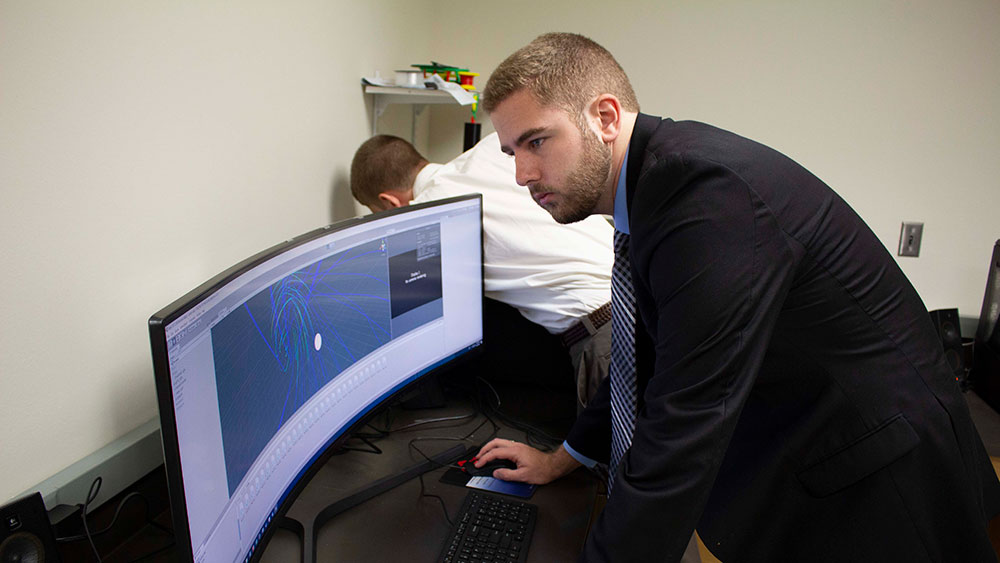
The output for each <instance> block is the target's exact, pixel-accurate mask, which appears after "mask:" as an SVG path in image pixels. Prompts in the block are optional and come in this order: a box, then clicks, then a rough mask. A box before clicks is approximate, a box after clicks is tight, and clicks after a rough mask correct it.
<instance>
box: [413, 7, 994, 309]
mask: <svg viewBox="0 0 1000 563" xmlns="http://www.w3.org/2000/svg"><path fill="white" fill-rule="evenodd" d="M434 5H435V6H436V10H435V12H436V13H437V14H438V21H439V22H440V24H441V25H443V26H445V28H446V29H448V30H449V32H448V33H447V34H444V35H439V36H438V37H437V38H436V42H435V43H434V44H433V47H434V52H435V53H443V54H440V55H438V56H440V57H442V59H444V58H445V57H447V60H454V61H461V63H462V65H463V66H469V67H470V68H472V69H473V70H480V71H481V72H483V73H484V74H487V73H488V72H489V71H490V70H491V69H493V68H494V67H495V66H496V65H497V64H498V63H499V62H500V61H501V60H503V58H504V57H506V56H507V55H508V54H510V53H511V52H512V51H513V50H515V49H517V48H518V47H521V46H522V45H524V44H525V43H527V42H528V41H530V40H531V39H532V38H534V37H535V36H537V35H538V34H540V33H543V32H546V31H574V32H577V33H582V34H584V35H587V36H589V37H591V38H593V39H594V40H596V41H597V42H598V43H601V44H602V45H604V46H605V47H607V48H608V49H609V50H610V51H611V52H612V53H614V54H615V56H616V58H617V59H618V61H619V63H621V65H622V66H623V67H624V68H625V71H626V72H627V73H628V74H629V75H630V77H631V78H632V81H633V85H634V87H635V90H636V93H637V95H638V97H639V102H640V104H641V105H642V108H643V111H645V112H647V113H652V114H654V115H662V116H667V117H672V118H674V119H694V120H698V121H705V122H708V123H711V124H713V125H717V126H719V127H723V128H725V129H729V130H731V131H734V132H737V133H739V134H741V135H744V136H747V137H750V138H753V139H755V140H758V141H761V142H763V143H765V144H768V145H770V146H772V147H774V148H776V149H778V150H780V151H782V152H784V153H786V154H788V155H789V156H791V157H792V158H794V159H795V160H797V161H798V162H800V163H801V164H803V165H804V166H806V167H807V168H809V169H810V170H812V171H813V172H814V173H816V174H817V175H818V176H820V177H821V178H822V179H824V180H825V181H826V182H827V183H828V184H830V185H831V186H832V187H833V188H834V189H835V190H837V191H838V192H839V193H840V194H841V196H843V197H844V198H845V199H846V200H847V201H848V202H849V203H850V204H851V205H852V206H853V207H854V208H855V209H856V210H857V211H858V212H859V213H860V214H861V216H862V217H864V219H865V220H866V221H867V222H868V224H869V225H870V226H871V228H872V230H874V231H875V233H876V234H877V235H878V236H879V237H880V238H881V240H882V241H883V243H884V244H885V245H886V246H887V247H889V248H890V249H892V251H893V254H895V249H896V246H897V245H898V241H899V230H900V223H901V222H903V221H922V222H924V223H925V226H924V241H923V245H922V248H921V253H920V257H919V258H916V259H913V258H899V259H898V260H899V263H900V265H901V266H902V268H903V270H904V272H906V274H907V275H908V276H909V277H910V279H911V281H912V282H913V284H914V286H915V287H916V288H917V290H918V292H919V293H920V295H921V296H922V297H923V299H924V302H925V304H926V305H927V306H928V308H930V309H936V308H945V307H958V308H959V310H960V313H961V314H962V315H964V316H972V317H976V316H978V315H979V309H980V307H981V305H982V299H983V293H984V290H985V287H986V271H987V265H988V262H989V256H990V252H991V251H992V247H993V242H994V241H996V240H997V239H998V238H1000V218H998V216H997V213H998V209H1000V156H998V155H1000V64H998V62H997V61H1000V33H998V31H997V30H1000V3H998V2H996V1H995V0H961V1H957V2H941V1H939V0H916V1H906V2H903V1H876V2H871V1H865V0H846V1H843V2H792V1H774V0H763V1H755V2H744V1H737V0H708V1H703V0H702V1H695V0H679V1H671V2H664V1H662V0H628V1H624V2H620V3H617V4H609V3H606V2H602V3H597V2H577V1H569V0H550V1H546V2H538V1H535V0H531V1H527V0H511V1H508V2H503V3H502V4H501V5H498V7H497V8H496V9H493V8H483V9H481V10H480V11H479V12H478V13H474V14H470V12H469V9H468V8H467V7H466V4H465V3H463V2H459V1H457V0H435V1H434ZM611 6H615V7H616V8H617V7H621V8H622V10H621V12H620V13H615V12H614V11H613V9H612V8H611ZM470 21H475V22H476V23H475V24H472V25H469V24H468V22H470ZM459 49H464V50H465V51H464V52H463V51H460V50H459ZM464 53H467V56H463V55H464ZM486 78H487V77H486V76H483V77H480V79H479V81H480V84H483V85H485V82H486V81H485V79H486ZM463 118H464V116H463V115H462V114H456V113H455V112H454V110H452V113H451V114H450V115H447V116H444V117H443V118H442V119H446V120H448V121H450V122H455V123H457V122H458V121H460V120H462V119H463ZM444 131H446V129H445V128H444V127H443V126H442V125H441V124H439V123H438V122H435V123H434V127H433V128H432V139H434V140H436V141H437V143H436V145H435V146H436V147H438V150H440V151H441V153H439V154H438V155H436V157H437V158H445V157H447V155H448V154H451V153H452V152H454V151H458V150H460V148H461V137H457V138H456V137H452V138H451V139H450V140H449V139H448V138H445V137H444Z"/></svg>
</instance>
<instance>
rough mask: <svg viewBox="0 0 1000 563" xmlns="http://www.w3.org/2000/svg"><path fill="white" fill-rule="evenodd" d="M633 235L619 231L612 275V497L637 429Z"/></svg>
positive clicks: (609, 475) (609, 479)
mask: <svg viewBox="0 0 1000 563" xmlns="http://www.w3.org/2000/svg"><path fill="white" fill-rule="evenodd" d="M628 248H629V235H627V234H625V233H622V232H619V231H615V265H614V268H613V269H612V271H611V366H610V370H609V374H610V375H609V377H610V378H611V463H610V464H609V466H608V494H610V493H611V487H612V484H613V483H614V480H615V474H616V473H617V471H618V464H619V463H620V462H621V460H622V457H623V456H624V455H625V451H626V450H627V449H628V447H629V445H630V444H631V443H632V431H633V430H634V429H635V415H636V394H637V392H636V382H635V293H634V292H633V290H632V266H631V262H630V259H629V252H628Z"/></svg>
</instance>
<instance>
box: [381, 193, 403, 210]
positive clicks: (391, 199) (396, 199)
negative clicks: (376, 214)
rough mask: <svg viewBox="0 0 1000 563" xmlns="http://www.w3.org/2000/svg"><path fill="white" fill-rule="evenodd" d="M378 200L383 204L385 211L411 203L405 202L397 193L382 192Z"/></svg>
mask: <svg viewBox="0 0 1000 563" xmlns="http://www.w3.org/2000/svg"><path fill="white" fill-rule="evenodd" d="M378 200H379V201H380V202H382V205H383V206H384V208H385V209H395V208H397V207H403V206H404V205H407V204H409V203H410V202H409V201H403V198H402V197H400V194H398V193H396V192H381V193H379V194H378Z"/></svg>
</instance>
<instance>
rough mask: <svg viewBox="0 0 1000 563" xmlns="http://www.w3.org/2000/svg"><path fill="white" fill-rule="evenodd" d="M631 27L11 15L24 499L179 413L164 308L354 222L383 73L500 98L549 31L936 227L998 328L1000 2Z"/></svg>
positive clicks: (672, 111) (6, 389)
mask: <svg viewBox="0 0 1000 563" xmlns="http://www.w3.org/2000/svg"><path fill="white" fill-rule="evenodd" d="M611 6H612V4H608V3H601V4H597V3H581V2H569V1H566V0H551V1H548V2H538V1H531V2H527V1H524V0H510V1H508V2H504V3H503V4H501V5H497V6H495V7H494V6H493V5H481V6H480V5H470V4H468V3H467V2H458V1H456V0H424V1H423V2H419V1H418V2H412V1H409V2H408V1H404V0H377V1H373V2H347V1H344V0H341V1H333V0H298V1H294V2H282V3H278V2H263V1H258V2H242V3H230V2H169V1H166V0H150V1H147V2H141V3H137V2H129V1H125V0H121V1H111V0H104V1H96V2H88V3H86V5H82V4H80V3H67V2H58V1H54V0H47V1H37V0H33V1H28V0H23V1H11V0H0V38H2V39H0V190H2V192H0V194H2V201H3V204H2V206H0V237H2V238H0V240H2V241H3V244H2V245H0V264H3V272H4V273H3V275H2V276H0V295H2V296H3V299H2V300H0V427H2V428H3V430H2V431H0V475H3V476H4V479H3V481H2V482H0V500H2V499H5V498H8V497H10V496H12V495H14V494H17V493H18V492H20V491H23V490H25V489H26V488H28V487H30V486H32V485H34V484H36V483H38V482H39V481H41V480H43V479H45V478H47V477H48V476H50V475H52V474H54V473H56V472H57V471H59V470H60V469H62V468H63V467H65V466H67V465H69V464H71V463H72V462H74V461H76V460H78V459H80V458H82V457H84V456H86V455H87V454H89V453H91V452H93V451H95V450H97V449H98V448H100V447H101V446H103V445H104V444H106V443H108V442H110V441H112V440H114V439H115V438H117V437H118V436H121V435H123V434H125V433H126V432H128V431H129V430H131V429H132V428H135V427H136V426H138V425H139V424H140V423H142V422H143V421H146V420H148V419H149V418H150V417H152V416H154V415H155V412H156V407H155V395H154V391H153V386H152V373H151V366H150V360H149V344H148V337H147V333H146V328H145V323H146V320H147V319H148V317H149V316H150V315H151V314H152V313H154V312H155V311H156V310H158V309H159V308H160V307H163V306H165V305H166V304H167V303H169V302H170V301H171V300H172V299H175V298H177V297H179V296H180V295H181V294H183V293H184V292H186V291H187V290H189V289H191V288H193V287H195V286H196V285H198V284H199V283H201V282H202V281H204V280H206V279H207V278H209V277H211V276H212V275H214V274H215V273H217V272H218V271H220V270H222V269H224V268H226V267H228V266H230V265H232V264H233V263H235V262H237V261H238V260H240V259H242V258H244V257H246V256H247V255H249V254H251V253H253V252H255V251H257V250H260V249H261V248H263V247H266V246H268V245H270V244H273V243H275V242H277V241H279V240H281V239H283V238H286V237H288V236H292V235H295V234H298V233H301V232H304V231H306V230H308V229H311V228H313V227H316V226H320V225H323V224H325V223H328V222H330V221H331V220H334V219H339V218H343V217H346V216H350V215H353V214H354V212H355V211H354V206H353V205H352V203H351V200H350V197H349V195H347V191H346V181H347V169H348V166H349V163H350V158H351V155H352V154H353V151H354V149H355V148H356V147H357V145H358V144H359V143H360V142H362V141H363V140H364V139H365V138H366V137H367V136H368V134H369V132H370V129H369V127H370V116H371V102H370V100H365V99H364V97H363V96H362V95H361V90H360V86H359V85H358V79H359V77H361V76H363V75H368V74H370V73H372V72H373V71H374V70H376V69H378V70H381V71H382V72H383V74H388V73H391V71H392V70H393V69H395V68H404V67H406V66H407V65H409V64H410V63H414V62H424V61H428V60H432V59H433V60H440V61H444V62H448V63H451V64H460V65H462V66H468V67H470V68H472V69H473V70H477V71H479V72H482V73H483V74H484V76H482V77H480V79H479V84H480V85H483V84H485V79H486V78H487V76H486V75H487V74H488V73H489V71H490V69H492V68H493V67H494V66H495V65H496V64H497V63H498V62H499V61H500V60H502V58H503V57H504V56H506V55H507V54H508V53H509V52H511V51H512V50H513V49H515V48H517V47H519V46H521V45H523V44H524V43H526V42H527V41H529V40H530V39H531V38H533V37H534V36H535V35H537V34H538V33H541V32H544V31H549V30H570V31H577V32H580V33H584V34H586V35H589V36H591V37H593V38H594V39H596V40H597V41H599V42H601V43H602V44H604V45H605V46H607V47H608V48H609V49H611V50H612V52H614V53H615V54H616V55H617V56H618V58H619V60H620V62H621V63H622V65H623V66H624V67H625V69H626V71H628V72H629V73H630V75H631V76H632V78H633V81H634V83H635V86H636V90H637V92H638V95H639V98H640V102H641V103H642V104H643V108H644V110H645V111H647V112H650V113H654V114H660V115H667V116H671V117H674V118H677V119H698V120H702V121H707V122H710V123H713V124H715V125H719V126H722V127H725V128H728V129H731V130H733V131H736V132H738V133H741V134H744V135H746V136H749V137H752V138H755V139H757V140H760V141H763V142H765V143H767V144H770V145H771V146H773V147H775V148H777V149H779V150H782V151H784V152H785V153H787V154H788V155H790V156H791V157H793V158H795V159H797V160H798V161H799V162H801V163H802V164H804V165H805V166H807V167H808V168H810V169H811V170H813V171H814V172H816V173H817V174H818V175H820V176H821V177H822V178H824V179H825V180H826V181H827V182H828V183H830V184H831V185H832V186H834V188H835V189H837V190H838V191H839V192H840V193H841V194H842V195H843V196H844V197H845V199H847V200H848V201H849V202H850V203H851V204H852V205H853V206H854V207H855V208H856V209H857V210H858V211H859V212H860V213H861V215H862V216H863V217H865V219H866V220H867V221H868V222H869V224H870V225H871V226H872V228H873V229H874V230H875V232H876V233H877V234H878V235H879V236H880V237H881V238H882V240H883V242H884V243H885V244H886V246H888V247H890V248H894V247H895V245H896V241H897V239H898V236H899V232H898V231H899V223H900V222H901V221H903V220H916V221H924V222H925V223H926V227H925V240H924V245H923V250H922V253H921V256H920V258H918V259H901V260H900V262H901V264H902V265H903V268H904V270H905V271H906V273H907V274H908V275H909V276H910V277H911V279H912V280H913V282H914V284H915V285H916V287H917V289H918V291H919V292H920V294H921V295H922V296H923V298H924V300H925V302H926V303H927V305H928V307H930V308H939V307H949V306H958V307H959V308H960V310H961V312H962V314H963V315H971V316H975V315H977V314H978V312H979V304H980V301H981V299H982V293H983V288H984V284H985V275H986V271H985V268H986V261H987V259H988V252H989V249H990V248H991V246H992V243H993V241H994V240H995V239H997V238H1000V222H998V220H997V218H996V215H995V213H996V210H997V209H998V208H1000V180H998V178H1000V158H997V155H998V154H1000V66H998V65H997V64H996V61H997V60H1000V34H997V33H996V30H997V29H1000V4H998V3H997V2H995V1H993V0H975V1H972V0H970V1H958V2H938V1H931V0H917V1H914V2H901V1H900V2H863V1H859V0H848V1H846V2H838V3H830V2H827V3H815V2H808V3H807V2H801V3H793V2H752V3H750V2H737V1H699V2H695V1H693V0H692V1H680V2H662V1H641V2H621V3H618V4H614V6H616V7H624V8H626V9H625V10H624V11H623V12H622V13H621V14H615V13H613V12H612V11H611V9H612V8H611ZM432 17H433V19H432ZM396 114H397V120H398V119H402V120H404V125H403V126H401V127H402V129H399V128H397V130H394V131H393V132H397V134H403V133H404V132H405V131H408V124H405V119H406V114H405V112H404V113H403V114H402V117H399V115H398V114H399V111H398V110H397V111H396ZM425 115H427V116H428V117H426V118H422V119H427V120H428V121H429V125H426V126H425V125H421V130H420V131H421V133H420V138H419V139H418V145H422V144H424V143H426V147H427V151H428V153H429V156H431V157H432V159H435V160H446V159H448V158H450V157H452V156H454V155H455V154H457V153H458V152H459V150H460V148H461V127H460V124H461V123H462V122H463V121H465V120H466V119H467V118H468V112H467V111H466V110H465V109H462V108H442V107H434V108H431V109H430V110H429V113H427V114H425ZM390 118H391V117H390ZM425 127H426V129H425ZM380 129H382V127H381V126H380ZM487 129H488V125H487ZM425 136H426V137H425ZM425 139H426V140H425ZM24 459H30V463H25V462H24Z"/></svg>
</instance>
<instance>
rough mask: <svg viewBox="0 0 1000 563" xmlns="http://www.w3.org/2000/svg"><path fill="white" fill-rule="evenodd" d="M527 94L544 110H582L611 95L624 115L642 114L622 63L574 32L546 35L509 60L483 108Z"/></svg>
mask: <svg viewBox="0 0 1000 563" xmlns="http://www.w3.org/2000/svg"><path fill="white" fill-rule="evenodd" d="M522 89H527V90H528V91H529V92H531V94H532V95H533V96H534V97H535V99H536V100H537V101H538V103H539V104H541V105H542V106H557V107H561V108H563V109H564V110H566V111H568V112H570V113H576V112H579V111H582V110H583V109H584V106H585V105H586V104H587V103H588V102H590V100H592V99H593V98H595V97H596V96H599V95H601V94H613V95H614V96H615V97H617V98H618V100H619V101H620V102H621V104H622V108H623V109H625V110H626V111H631V112H638V111H639V101H638V100H637V99H636V97H635V91H634V90H633V89H632V83H631V82H629V79H628V76H627V75H626V74H625V71H624V70H622V67H621V66H620V65H619V64H618V61H616V60H615V58H614V57H613V56H612V55H611V53H610V52H608V50H607V49H605V48H604V47H601V46H600V45H598V44H597V43H595V42H594V41H592V40H590V39H588V38H586V37H584V36H582V35H577V34H574V33H546V34H544V35H540V36H538V37H537V38H536V39H535V40H534V41H532V42H531V43H528V44H527V45H525V46H524V47H521V48H520V49H518V50H517V51H515V52H514V54H512V55H511V56H509V57H507V58H506V59H505V60H504V61H503V62H502V63H500V66H498V67H497V68H496V70H494V71H493V73H492V74H491V75H490V79H489V81H488V82H487V83H486V88H485V89H484V90H483V108H484V109H485V110H486V111H487V112H492V111H493V110H495V109H496V107H497V106H498V105H500V103H501V102H503V101H504V100H506V99H507V98H508V97H510V96H511V95H513V94H514V93H515V92H518V91H520V90H522Z"/></svg>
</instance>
